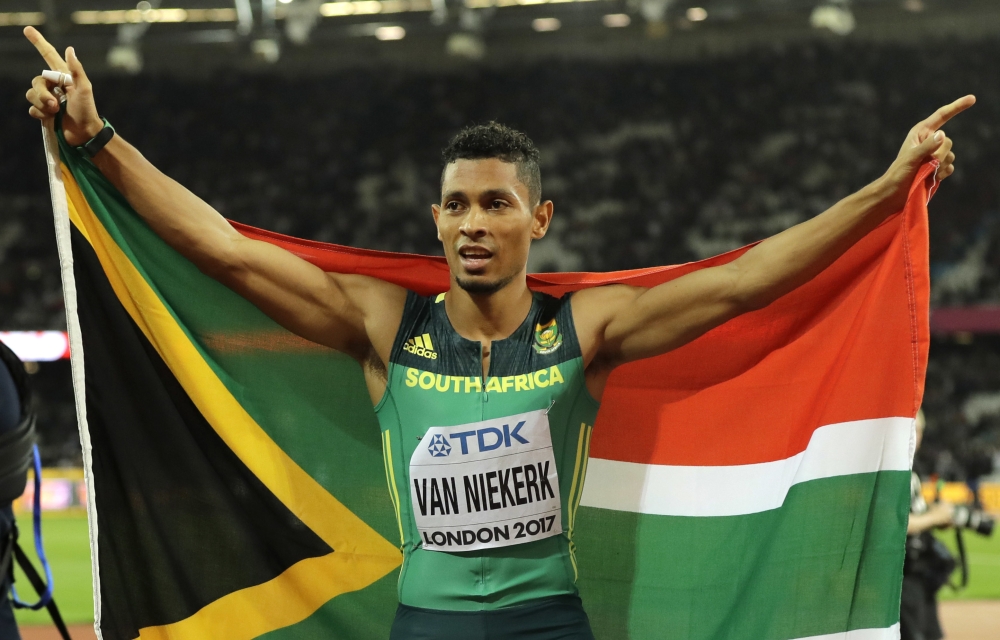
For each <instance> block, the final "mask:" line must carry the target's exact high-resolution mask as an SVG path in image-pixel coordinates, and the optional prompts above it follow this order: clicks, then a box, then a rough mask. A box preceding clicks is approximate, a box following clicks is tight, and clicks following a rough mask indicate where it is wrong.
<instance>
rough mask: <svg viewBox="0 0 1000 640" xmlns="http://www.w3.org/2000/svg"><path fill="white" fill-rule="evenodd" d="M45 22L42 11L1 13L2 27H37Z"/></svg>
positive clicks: (0, 21) (0, 25)
mask: <svg viewBox="0 0 1000 640" xmlns="http://www.w3.org/2000/svg"><path fill="white" fill-rule="evenodd" d="M40 24H45V14H44V13H42V12H41V11H15V12H7V13H0V27H37V26H38V25H40Z"/></svg>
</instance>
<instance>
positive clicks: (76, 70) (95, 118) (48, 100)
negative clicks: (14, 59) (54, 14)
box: [24, 27, 104, 147]
mask: <svg viewBox="0 0 1000 640" xmlns="http://www.w3.org/2000/svg"><path fill="white" fill-rule="evenodd" d="M24 35H25V37H26V38H28V41H29V42H31V44H33V45H35V49H37V50H38V53H39V54H41V56H42V58H44V59H45V62H46V64H48V65H49V68H50V69H52V70H53V71H60V72H62V73H68V74H70V75H71V76H73V84H67V85H66V86H64V87H63V91H64V92H65V94H66V113H65V114H64V115H63V119H62V129H63V135H64V136H65V137H66V142H67V143H69V144H70V145H72V146H74V147H78V146H80V145H82V144H84V143H86V142H87V141H88V140H90V139H91V138H93V137H94V136H96V135H97V134H98V133H100V131H101V129H102V128H103V127H104V122H103V121H102V120H101V117H100V116H99V115H97V105H95V104H94V91H93V87H92V86H91V84H90V80H89V79H88V78H87V74H86V72H85V71H84V70H83V65H82V64H80V60H79V58H77V57H76V52H75V51H74V50H73V47H67V49H66V59H65V60H63V58H62V56H60V55H59V52H58V51H56V49H55V47H53V46H52V45H51V44H49V42H48V41H47V40H46V39H45V38H43V37H42V34H40V33H39V32H38V30H37V29H35V28H34V27H25V29H24ZM55 86H56V84H55V83H54V82H51V81H50V80H46V79H45V78H43V77H42V76H41V75H38V76H35V78H34V80H32V81H31V88H30V89H28V93H27V94H26V96H25V97H27V99H28V102H30V103H31V108H30V109H28V114H29V115H31V117H32V118H37V119H39V120H46V119H48V118H51V117H53V116H54V115H55V114H57V113H59V98H57V97H56V95H55V94H54V93H53V91H52V89H53V88H54V87H55Z"/></svg>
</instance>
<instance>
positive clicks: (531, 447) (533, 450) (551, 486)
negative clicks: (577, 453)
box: [410, 410, 562, 551]
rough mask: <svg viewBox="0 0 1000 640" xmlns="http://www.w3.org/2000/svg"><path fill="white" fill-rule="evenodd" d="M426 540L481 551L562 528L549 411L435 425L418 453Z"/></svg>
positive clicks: (413, 472)
mask: <svg viewBox="0 0 1000 640" xmlns="http://www.w3.org/2000/svg"><path fill="white" fill-rule="evenodd" d="M410 499H411V501H412V502H413V514H414V516H415V517H416V521H417V529H418V531H419V532H420V540H421V542H422V543H423V548H424V549H427V550H430V551H474V550H476V549H494V548H497V547H508V546H510V545H515V544H522V543H524V542H531V541H533V540H541V539H542V538H548V537H550V536H554V535H558V534H560V533H562V506H561V505H562V503H561V502H560V500H559V477H558V475H557V474H556V461H555V457H554V456H553V455H552V436H551V434H550V433H549V416H548V415H547V413H546V411H544V410H540V411H531V412H529V413H522V414H519V415H516V416H508V417H506V418H497V419H495V420H484V421H483V422H473V423H469V424H462V425H458V426H455V427H431V428H430V429H428V430H427V433H426V435H424V437H423V438H422V439H421V441H420V444H419V445H418V446H417V449H416V451H414V452H413V457H412V458H410Z"/></svg>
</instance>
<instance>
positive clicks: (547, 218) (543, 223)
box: [531, 200, 553, 240]
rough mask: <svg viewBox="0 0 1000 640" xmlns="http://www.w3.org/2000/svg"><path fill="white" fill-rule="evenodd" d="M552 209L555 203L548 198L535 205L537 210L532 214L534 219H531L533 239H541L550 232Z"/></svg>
mask: <svg viewBox="0 0 1000 640" xmlns="http://www.w3.org/2000/svg"><path fill="white" fill-rule="evenodd" d="M552 211H553V204H552V201H551V200H546V201H545V202H542V203H541V204H539V205H538V206H537V207H535V211H534V213H533V214H532V217H533V220H532V221H531V239H532V240H541V239H542V238H544V237H545V234H546V233H548V231H549V224H550V223H551V222H552Z"/></svg>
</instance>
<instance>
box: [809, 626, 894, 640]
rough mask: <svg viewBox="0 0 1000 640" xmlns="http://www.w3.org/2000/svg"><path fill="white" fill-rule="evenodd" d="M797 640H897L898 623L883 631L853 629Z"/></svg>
mask: <svg viewBox="0 0 1000 640" xmlns="http://www.w3.org/2000/svg"><path fill="white" fill-rule="evenodd" d="M798 640H899V623H898V622H897V623H896V624H894V625H892V626H891V627H887V628H885V629H855V630H854V631H841V632H840V633H826V634H823V635H821V636H809V637H808V638H798Z"/></svg>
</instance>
